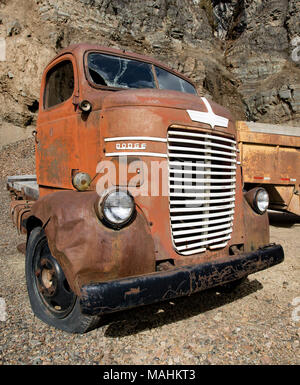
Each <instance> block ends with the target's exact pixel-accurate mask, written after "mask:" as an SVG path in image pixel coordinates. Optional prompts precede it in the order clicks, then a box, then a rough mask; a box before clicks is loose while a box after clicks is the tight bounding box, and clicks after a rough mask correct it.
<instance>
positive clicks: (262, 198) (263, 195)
mask: <svg viewBox="0 0 300 385" xmlns="http://www.w3.org/2000/svg"><path fill="white" fill-rule="evenodd" d="M262 202H265V205H264V206H263V207H262V206H261V203H262ZM269 204H270V198H269V194H268V192H267V190H265V189H264V188H262V187H261V188H259V189H258V190H257V191H256V193H255V196H254V199H253V206H254V208H255V211H256V212H257V213H258V214H264V213H265V212H266V211H267V210H268V207H269Z"/></svg>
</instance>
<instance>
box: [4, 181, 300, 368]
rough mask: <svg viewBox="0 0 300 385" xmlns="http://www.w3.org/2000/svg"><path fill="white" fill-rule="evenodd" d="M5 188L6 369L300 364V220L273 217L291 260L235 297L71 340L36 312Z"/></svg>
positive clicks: (173, 304) (116, 319) (199, 300)
mask: <svg viewBox="0 0 300 385" xmlns="http://www.w3.org/2000/svg"><path fill="white" fill-rule="evenodd" d="M0 188H1V190H0V196H1V200H0V213H1V216H0V297H2V298H3V299H4V300H5V303H6V312H7V317H6V321H0V363H1V362H2V363H3V364H299V363H300V355H299V353H300V346H299V337H300V322H299V319H300V308H299V305H300V298H299V297H300V279H299V278H300V220H299V219H296V218H294V217H291V216H289V215H285V214H274V213H272V214H270V219H271V223H272V225H271V240H272V242H277V243H281V244H282V246H283V248H284V251H285V261H284V262H283V263H282V264H280V265H277V266H274V267H272V268H271V269H269V270H265V271H262V272H259V273H256V274H253V275H251V276H249V277H248V279H247V281H246V282H244V283H243V284H242V285H241V286H240V287H239V288H238V289H236V290H235V292H233V293H232V294H219V293H218V292H216V291H215V290H209V291H207V292H202V293H199V294H194V295H192V296H191V297H188V298H179V299H176V300H173V301H169V302H164V303H161V304H157V305H151V306H147V307H143V308H139V309H135V310H130V311H126V312H122V313H119V314H115V315H113V316H107V317H105V319H103V321H102V323H101V325H100V327H99V328H98V329H96V330H93V331H91V332H89V333H87V334H85V335H71V334H68V333H65V332H62V331H59V330H56V329H54V328H52V327H50V326H47V325H45V324H44V323H43V322H41V321H40V320H39V319H37V318H36V317H35V316H34V315H33V313H32V311H31V308H30V304H29V300H28V296H27V292H26V284H25V276H24V256H23V255H22V254H20V253H18V252H17V251H16V246H17V244H18V243H20V242H21V241H22V240H23V239H24V238H23V236H18V235H17V232H16V230H15V228H14V227H13V225H12V222H11V220H10V218H9V215H8V207H9V197H8V193H7V191H6V189H5V181H4V180H3V179H2V181H1V185H0ZM297 298H298V300H299V301H298V300H297ZM293 304H294V305H293ZM297 304H298V305H297ZM295 305H296V306H295ZM297 306H298V309H297ZM298 310H299V311H298Z"/></svg>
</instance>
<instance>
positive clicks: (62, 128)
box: [36, 54, 78, 189]
mask: <svg viewBox="0 0 300 385" xmlns="http://www.w3.org/2000/svg"><path fill="white" fill-rule="evenodd" d="M77 93H78V74H77V66H76V61H75V59H74V57H73V56H72V55H71V54H66V55H64V56H62V57H60V58H58V59H56V60H55V61H54V62H53V63H51V65H50V66H49V67H48V68H47V69H46V71H45V73H44V75H43V79H42V86H41V97H40V109H39V117H38V122H37V137H36V142H37V143H36V171H37V181H38V184H39V185H40V186H44V187H50V188H51V187H53V188H65V189H69V188H70V189H72V188H73V186H72V169H76V168H78V156H77V154H78V152H77V148H76V147H77V140H76V138H77V118H76V116H77V114H76V111H75V106H74V104H73V98H74V96H75V95H77Z"/></svg>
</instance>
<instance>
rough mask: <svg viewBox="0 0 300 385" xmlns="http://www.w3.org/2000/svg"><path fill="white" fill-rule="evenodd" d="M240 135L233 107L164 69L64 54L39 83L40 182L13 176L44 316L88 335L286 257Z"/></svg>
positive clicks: (138, 58)
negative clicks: (253, 182) (251, 181)
mask: <svg viewBox="0 0 300 385" xmlns="http://www.w3.org/2000/svg"><path fill="white" fill-rule="evenodd" d="M236 134H237V133H236V127H235V121H234V119H233V117H232V116H231V114H230V113H229V111H227V110H226V109H224V108H223V107H221V106H219V105H218V104H216V103H214V102H213V101H210V100H208V99H207V98H205V97H201V96H199V95H198V94H197V91H196V88H195V86H194V85H193V83H192V82H191V81H190V80H189V79H187V78H186V77H184V76H183V75H181V74H180V73H178V72H176V71H173V70H171V69H169V68H168V67H166V66H165V65H164V64H163V63H160V62H158V61H155V60H153V59H151V58H149V57H145V56H142V55H138V54H133V53H129V52H126V51H119V50H115V49H109V48H105V47H101V46H97V45H89V44H78V45H73V46H70V47H68V48H66V49H64V50H63V51H62V52H61V53H60V54H59V55H57V56H56V57H55V58H54V59H53V60H52V61H51V62H50V63H49V65H48V66H47V67H46V69H45V71H44V74H43V77H42V84H41V95H40V104H39V113H38V121H37V128H36V131H35V132H34V137H35V143H36V144H35V146H36V176H35V175H23V176H12V177H9V178H8V189H9V190H10V193H11V197H12V202H11V214H12V217H13V221H14V223H15V224H16V226H17V228H18V230H19V231H20V232H22V233H24V234H27V242H26V263H25V271H26V281H27V289H28V294H29V298H30V303H31V307H32V310H33V312H34V314H35V315H36V316H37V317H39V318H40V319H41V320H43V321H44V322H46V323H48V324H49V325H52V326H55V327H57V328H60V329H62V330H66V331H68V332H77V333H83V332H86V331H88V330H90V329H92V328H93V327H94V326H95V325H96V324H97V322H98V319H99V317H100V316H101V315H103V314H106V313H112V312H116V311H120V310H124V309H127V308H132V307H136V306H140V305H147V304H151V303H155V302H158V301H163V300H169V299H171V298H175V297H178V296H188V295H190V294H192V293H195V292H197V291H200V290H205V289H208V288H212V287H223V288H224V287H225V286H226V285H227V286H226V287H227V288H233V287H235V286H236V285H238V284H239V283H240V282H241V281H242V280H243V279H244V278H245V277H247V276H248V275H249V274H251V273H255V272H257V271H259V270H263V269H266V268H269V267H271V266H273V265H275V264H278V263H280V262H281V261H282V260H283V258H284V254H283V250H282V247H281V246H280V245H276V244H269V226H268V216H267V212H266V210H267V207H268V194H267V192H266V191H265V190H264V189H263V188H261V187H258V188H254V189H251V190H250V191H247V192H245V191H243V181H242V174H241V165H240V160H239V151H238V148H237V137H236ZM124 170H125V171H124Z"/></svg>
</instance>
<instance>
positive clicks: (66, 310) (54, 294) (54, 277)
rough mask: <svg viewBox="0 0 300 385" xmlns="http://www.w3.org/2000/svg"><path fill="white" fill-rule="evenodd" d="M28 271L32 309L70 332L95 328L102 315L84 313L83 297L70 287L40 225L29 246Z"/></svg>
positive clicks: (82, 331)
mask: <svg viewBox="0 0 300 385" xmlns="http://www.w3.org/2000/svg"><path fill="white" fill-rule="evenodd" d="M25 274H26V283H27V290H28V295H29V300H30V304H31V308H32V311H33V313H34V314H35V315H36V316H37V317H38V318H39V319H40V320H42V321H43V322H45V323H47V324H48V325H51V326H54V327H55V328H57V329H61V330H64V331H66V332H69V333H85V332H87V331H90V330H92V329H94V328H95V327H96V326H97V325H98V323H99V320H100V317H99V316H87V315H84V314H82V313H81V309H80V300H79V298H78V297H77V296H76V295H75V294H74V293H73V291H72V290H71V289H70V287H69V284H68V282H67V280H66V278H65V275H64V273H63V270H62V269H61V267H60V265H59V264H58V262H57V260H56V259H55V258H54V257H53V256H52V255H51V252H50V249H49V246H48V242H47V237H46V235H45V232H44V230H43V229H42V228H41V227H36V228H34V229H33V230H32V231H31V233H30V236H29V239H28V243H27V248H26V262H25Z"/></svg>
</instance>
